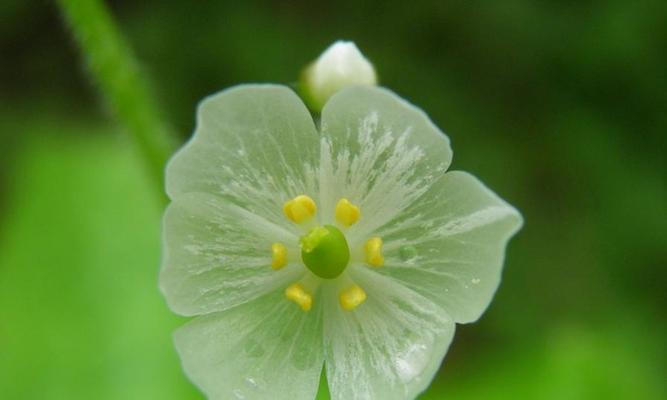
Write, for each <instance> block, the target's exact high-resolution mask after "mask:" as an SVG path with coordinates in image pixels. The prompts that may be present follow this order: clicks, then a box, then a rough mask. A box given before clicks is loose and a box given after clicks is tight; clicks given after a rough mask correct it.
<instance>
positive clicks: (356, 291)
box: [338, 285, 366, 311]
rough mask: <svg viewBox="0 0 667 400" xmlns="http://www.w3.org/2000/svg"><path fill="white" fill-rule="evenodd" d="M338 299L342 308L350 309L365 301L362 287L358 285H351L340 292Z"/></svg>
mask: <svg viewBox="0 0 667 400" xmlns="http://www.w3.org/2000/svg"><path fill="white" fill-rule="evenodd" d="M338 301H339V302H340V306H341V307H343V309H344V310H347V311H352V310H354V309H355V308H357V307H359V305H360V304H361V303H363V302H364V301H366V292H364V289H362V288H360V287H359V286H358V285H353V286H351V287H349V288H347V289H345V290H343V291H342V292H340V295H338Z"/></svg>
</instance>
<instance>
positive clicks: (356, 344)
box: [324, 267, 454, 400]
mask: <svg viewBox="0 0 667 400" xmlns="http://www.w3.org/2000/svg"><path fill="white" fill-rule="evenodd" d="M350 274H351V276H352V278H353V279H354V280H355V282H356V283H357V284H358V285H359V286H360V287H362V288H363V289H364V290H365V291H366V293H367V295H368V298H367V300H366V302H364V303H363V304H361V305H360V306H359V307H357V308H356V309H354V310H353V311H351V312H350V311H343V310H342V309H341V307H340V305H339V304H338V302H337V300H336V298H337V296H336V293H325V296H326V299H325V302H326V305H325V307H326V308H325V314H324V315H325V318H324V338H325V358H326V369H327V379H328V381H329V389H330V391H331V397H332V399H334V400H354V399H383V400H391V399H411V398H414V397H416V396H417V394H419V393H420V392H421V391H423V390H424V389H425V388H426V387H427V386H428V385H429V383H430V382H431V379H432V378H433V376H434V374H435V373H436V372H437V370H438V367H439V366H440V363H441V362H442V359H443V357H444V355H445V353H446V351H447V348H448V347H449V344H450V342H451V340H452V337H453V335H454V322H453V321H452V319H451V318H449V316H448V315H447V314H446V313H445V311H444V310H443V309H442V308H440V307H439V306H437V305H436V304H434V303H433V302H431V301H430V300H428V299H426V298H424V297H423V296H421V295H419V294H418V293H416V292H414V291H412V290H410V289H408V288H406V287H404V286H402V285H400V284H398V283H396V282H394V281H393V280H391V279H389V278H386V277H384V276H382V275H379V274H377V273H375V272H374V271H371V270H368V269H367V268H365V267H358V268H353V269H352V270H351V271H350ZM326 289H328V290H329V291H332V290H333V289H334V288H333V287H327V288H326Z"/></svg>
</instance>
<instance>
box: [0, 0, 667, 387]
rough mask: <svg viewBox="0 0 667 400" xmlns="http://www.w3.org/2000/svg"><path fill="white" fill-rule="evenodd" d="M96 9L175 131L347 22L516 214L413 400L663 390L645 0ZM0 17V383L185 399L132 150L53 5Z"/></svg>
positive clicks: (341, 30)
mask: <svg viewBox="0 0 667 400" xmlns="http://www.w3.org/2000/svg"><path fill="white" fill-rule="evenodd" d="M406 3H408V4H406ZM473 3H474V5H473ZM109 5H110V8H111V10H112V13H113V16H114V18H115V20H116V21H117V23H118V25H119V28H120V29H121V31H122V32H123V34H124V35H125V36H126V37H127V40H128V42H129V43H130V45H131V46H132V48H133V50H134V52H135V53H136V55H137V57H138V58H139V60H140V63H141V67H142V69H143V72H144V74H145V76H146V77H147V78H148V79H149V83H150V84H151V86H152V89H153V90H154V91H155V93H156V94H157V98H158V101H159V103H160V104H161V106H162V107H163V111H164V115H165V116H166V117H165V119H166V121H165V122H166V123H168V124H170V125H171V126H172V127H173V128H174V130H175V131H176V132H178V133H179V134H180V140H181V141H183V140H185V139H186V138H187V137H188V135H189V134H190V133H191V132H192V130H193V125H194V109H195V106H196V103H197V101H198V99H200V98H202V97H203V96H205V95H207V94H210V93H213V92H215V91H218V90H220V89H223V88H226V87H229V86H231V85H234V84H237V83H242V82H283V83H292V82H294V81H295V79H296V77H297V75H298V72H299V71H300V69H301V68H302V67H303V66H304V65H305V64H306V63H308V62H309V61H310V60H312V59H313V58H315V57H316V56H317V55H318V54H319V53H320V52H321V51H322V50H323V49H324V48H325V47H326V46H328V45H329V44H330V43H331V42H332V41H334V40H336V39H338V38H343V39H351V40H354V41H355V42H356V43H357V44H358V46H359V47H360V48H361V49H362V51H363V52H364V53H365V54H366V55H367V56H368V57H369V58H370V59H371V60H372V61H373V62H374V64H375V66H376V69H377V70H378V72H379V74H380V78H381V81H382V84H383V85H385V86H387V87H389V88H391V89H393V90H394V91H396V92H397V93H399V94H400V95H401V96H403V97H404V98H406V99H408V100H410V101H412V102H413V103H415V104H417V105H419V106H420V107H422V108H423V109H424V110H425V111H426V112H427V113H428V114H429V115H430V116H431V118H432V119H433V120H434V121H435V123H436V124H437V125H438V126H440V127H441V128H442V129H443V130H444V131H445V132H447V133H448V135H449V136H450V138H451V140H452V145H453V148H454V163H453V168H454V169H462V170H467V171H470V172H472V173H473V174H475V175H476V176H478V177H479V178H480V179H482V180H483V181H484V182H486V183H487V184H488V185H489V186H490V187H491V188H493V189H494V190H495V191H496V192H497V193H498V194H500V195H501V196H502V197H503V198H505V199H507V200H508V201H509V202H510V203H512V204H514V205H515V206H516V207H517V208H518V209H520V210H521V211H522V213H523V215H524V218H525V221H526V222H525V226H524V228H523V230H522V231H521V232H520V233H519V235H518V236H517V237H516V238H515V239H513V240H512V242H511V243H510V246H509V250H508V253H507V259H506V264H505V271H504V280H503V283H502V285H501V287H500V289H499V291H498V294H497V296H496V298H495V301H494V302H493V303H492V305H491V307H490V308H489V310H488V312H487V313H486V314H485V315H484V316H483V317H482V319H481V320H480V321H479V322H478V323H476V324H473V325H466V326H460V327H459V329H458V332H457V335H456V337H455V339H454V342H453V345H452V347H451V349H450V352H449V354H448V355H447V357H446V359H445V361H444V363H443V367H442V368H441V370H440V372H439V373H438V375H437V377H436V379H435V380H434V382H433V384H432V385H431V387H430V388H429V390H428V391H427V392H426V393H425V394H424V395H423V396H422V397H423V398H424V399H441V398H443V399H506V398H507V399H522V398H533V399H661V398H667V388H666V383H665V379H666V378H665V377H666V376H667V361H666V360H667V350H666V346H665V338H666V337H667V329H666V328H667V327H666V323H667V318H666V316H665V307H666V306H667V298H666V296H665V293H666V290H667V279H666V278H667V270H666V267H667V226H666V225H667V188H666V185H667V174H666V171H667V162H666V160H665V152H666V150H667V149H666V140H665V138H666V136H667V78H666V76H667V74H666V73H665V71H666V67H665V65H667V51H666V49H667V24H665V21H666V20H667V7H666V6H665V3H664V1H661V0H654V1H626V0H623V1H621V0H610V1H560V2H556V1H528V0H508V1H481V2H469V1H453V2H452V1H434V2H428V3H421V2H405V1H400V2H391V1H381V2H379V1H378V2H375V1H363V2H359V1H351V0H350V1H338V2H335V3H332V4H328V5H316V4H314V2H311V1H293V2H268V1H266V2H261V1H234V2H222V1H210V2H199V1H196V2H186V1H182V2H169V1H167V2H165V1H145V2H134V1H129V0H125V1H116V2H113V3H109ZM0 17H1V20H2V23H1V24H0V139H1V140H2V142H1V143H2V144H1V145H0V397H1V398H2V399H201V395H200V394H199V393H198V392H197V390H196V389H194V388H193V387H192V386H191V385H190V384H189V383H188V381H187V380H186V379H185V378H184V376H183V374H182V372H181V370H180V367H179V363H178V360H177V358H176V355H175V352H174V350H173V348H172V345H171V339H170V334H171V331H172V330H173V329H174V328H175V327H176V326H178V325H180V324H182V323H183V320H182V319H179V318H178V317H175V316H173V315H172V314H171V313H170V311H169V310H168V309H167V307H166V305H165V304H164V301H163V299H162V298H161V296H160V294H159V292H158V290H157V287H156V282H157V272H158V268H159V259H160V240H159V231H160V215H161V207H162V204H161V198H160V196H159V194H157V193H155V189H154V185H153V183H152V182H151V181H150V176H149V174H148V173H147V172H146V170H145V168H144V167H145V165H144V164H143V163H142V161H141V160H140V158H139V155H138V153H137V152H136V151H135V150H134V148H133V147H132V145H131V142H130V141H129V139H128V136H127V135H125V134H124V132H123V130H122V127H121V125H119V124H118V123H117V122H116V121H115V120H114V118H113V116H112V113H111V112H109V109H108V107H106V106H105V103H104V102H103V101H100V100H99V99H100V98H99V96H98V93H97V91H96V89H95V85H94V84H93V83H92V82H93V80H92V79H91V78H90V77H89V75H88V74H87V73H86V69H85V68H84V66H83V65H84V64H85V63H83V62H82V61H81V60H82V59H81V56H80V54H79V53H78V50H77V47H76V45H75V42H74V40H73V39H72V38H71V36H70V35H69V32H68V29H67V28H66V26H65V24H64V23H63V21H62V18H61V15H60V12H59V11H58V9H57V7H56V6H55V5H54V4H53V3H51V2H48V1H44V0H41V1H32V2H27V1H22V0H4V1H2V3H0ZM322 397H325V395H323V396H322Z"/></svg>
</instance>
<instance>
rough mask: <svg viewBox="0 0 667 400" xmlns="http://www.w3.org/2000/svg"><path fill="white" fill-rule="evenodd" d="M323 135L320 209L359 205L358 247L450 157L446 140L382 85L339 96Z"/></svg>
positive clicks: (353, 232) (329, 108) (327, 113)
mask: <svg viewBox="0 0 667 400" xmlns="http://www.w3.org/2000/svg"><path fill="white" fill-rule="evenodd" d="M321 130H322V138H321V141H320V142H321V143H320V149H321V150H320V173H319V180H320V194H319V200H320V202H321V203H322V209H323V210H333V209H334V206H335V203H333V204H332V202H335V201H336V200H337V199H338V198H340V197H346V198H348V199H349V200H350V201H351V202H352V203H354V204H357V205H358V206H359V207H360V208H361V212H362V216H363V217H362V219H361V220H360V221H359V223H358V224H357V225H355V226H353V227H352V228H351V229H350V231H349V233H348V235H349V236H348V238H349V240H350V242H351V243H352V244H353V245H354V244H355V243H356V242H358V241H361V240H365V238H366V237H367V236H368V235H369V234H370V233H372V232H373V231H374V230H375V229H377V228H378V227H380V226H382V225H384V224H385V223H386V222H388V221H390V220H391V219H393V218H395V217H396V216H397V215H398V214H399V213H401V212H402V210H403V209H405V208H406V207H408V206H409V205H410V204H411V203H412V202H414V201H415V200H416V199H417V198H419V196H421V195H422V194H423V193H425V191H426V190H428V188H429V186H430V184H431V183H432V182H433V181H434V180H436V179H437V178H438V177H439V176H441V175H442V174H443V173H444V172H445V171H446V170H447V167H448V166H449V164H450V162H451V159H452V151H451V149H450V146H449V139H448V138H447V136H445V134H444V133H442V132H441V131H440V130H439V129H438V128H437V127H436V126H435V125H433V123H432V122H431V120H430V119H429V118H428V116H427V115H426V114H424V112H423V111H421V110H420V109H418V108H416V107H415V106H413V105H411V104H409V103H407V102H406V101H404V100H402V99H401V98H399V97H398V96H396V95H395V94H394V93H392V92H390V91H389V90H387V89H382V88H378V87H369V86H358V87H352V88H349V89H344V90H342V91H340V92H338V93H337V94H336V95H334V96H333V97H332V98H331V100H329V102H328V103H327V104H326V105H325V107H324V110H323V111H322V126H321ZM326 218H327V216H326V215H325V220H326ZM328 218H329V219H332V218H333V217H332V216H328Z"/></svg>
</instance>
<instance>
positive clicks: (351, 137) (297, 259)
mask: <svg viewBox="0 0 667 400" xmlns="http://www.w3.org/2000/svg"><path fill="white" fill-rule="evenodd" d="M318 125H319V126H318ZM451 158H452V151H451V149H450V146H449V140H448V138H447V136H445V135H444V134H443V133H442V132H441V131H440V130H439V129H438V128H437V127H435V126H434V125H433V123H432V122H431V121H430V120H429V118H428V117H427V116H426V115H425V114H424V113H423V112H422V111H420V110H419V109H417V108H415V107H414V106H412V105H411V104H409V103H407V102H405V101H403V100H401V99H400V98H399V97H397V96H396V95H395V94H393V93H392V92H390V91H388V90H386V89H382V88H377V87H370V86H366V87H362V86H359V87H350V88H347V89H343V90H341V91H340V92H338V93H337V94H335V95H334V96H333V97H331V99H330V100H329V101H328V102H327V103H326V105H325V106H324V109H323V110H322V114H321V119H320V120H319V122H318V123H316V122H314V121H313V118H312V117H311V115H310V114H309V112H308V110H307V109H306V107H305V106H304V104H303V103H302V102H301V100H300V99H299V98H298V97H297V96H296V94H294V93H293V92H292V91H291V90H290V89H288V88H286V87H284V86H278V85H242V86H238V87H235V88H232V89H229V90H226V91H223V92H221V93H219V94H216V95H213V96H211V97H209V98H207V99H205V100H204V101H203V102H202V103H201V105H200V107H199V110H198V115H197V128H196V132H195V134H194V136H193V138H192V140H191V141H190V142H189V143H188V144H187V145H186V146H185V147H184V148H183V149H182V150H180V151H179V152H178V153H177V155H176V156H175V157H174V158H173V159H172V161H171V162H170V164H169V166H168V170H167V191H168V194H169V196H170V198H171V199H172V203H171V205H170V206H169V208H168V209H167V212H166V215H165V220H164V224H165V225H164V241H165V248H164V264H163V268H162V272H161V277H160V281H161V288H162V291H163V292H164V294H165V296H166V298H167V300H168V302H169V305H170V307H171V308H172V309H173V310H174V311H175V312H177V313H179V314H182V315H187V316H198V317H197V318H196V319H194V320H193V321H191V322H190V323H188V324H187V325H185V326H184V327H182V328H181V329H180V330H178V331H177V333H176V334H175V341H176V347H177V349H178V351H179V353H180V356H181V359H182V362H183V365H184V369H185V371H186V373H187V374H188V376H189V377H190V379H192V381H193V382H194V383H195V384H196V385H197V386H199V387H200V388H201V389H202V390H203V391H204V392H205V393H206V394H207V395H208V396H209V397H210V398H212V399H264V398H271V399H290V400H295V399H313V398H314V397H315V395H316V393H317V390H318V385H319V381H320V379H319V378H320V373H321V371H322V368H323V366H324V368H325V369H326V376H327V379H328V383H329V389H330V392H331V396H332V398H333V399H337V400H338V399H340V400H342V399H345V400H349V399H385V400H386V399H406V398H414V397H415V396H417V394H419V393H420V392H421V391H423V390H424V389H425V388H426V387H427V386H428V384H429V383H430V381H431V379H432V378H433V376H434V374H435V373H436V371H437V369H438V367H439V365H440V363H441V361H442V359H443V357H444V355H445V353H446V351H447V348H448V346H449V344H450V342H451V340H452V336H453V334H454V326H455V323H467V322H471V321H475V320H476V319H477V318H478V317H479V316H480V315H481V313H482V312H483V311H484V309H485V308H486V307H487V306H488V304H489V302H490V301H491V297H492V296H493V294H494V292H495V290H496V288H497V286H498V284H499V280H500V272H501V267H502V262H503V256H504V251H505V246H506V243H507V241H508V240H509V238H510V237H511V236H512V235H513V234H514V233H515V232H516V231H517V230H518V229H519V227H520V225H521V223H522V222H521V221H522V220H521V216H520V215H519V213H518V212H517V211H516V210H515V209H514V208H513V207H512V206H510V205H508V204H507V203H505V202H504V201H503V200H501V199H500V198H498V197H497V196H496V195H495V194H494V193H492V192H491V191H489V190H488V189H487V188H486V187H485V186H484V185H483V184H481V183H480V182H479V181H478V180H477V179H475V178H474V177H473V176H471V175H469V174H467V173H464V172H446V170H447V168H448V166H449V164H450V161H451Z"/></svg>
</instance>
